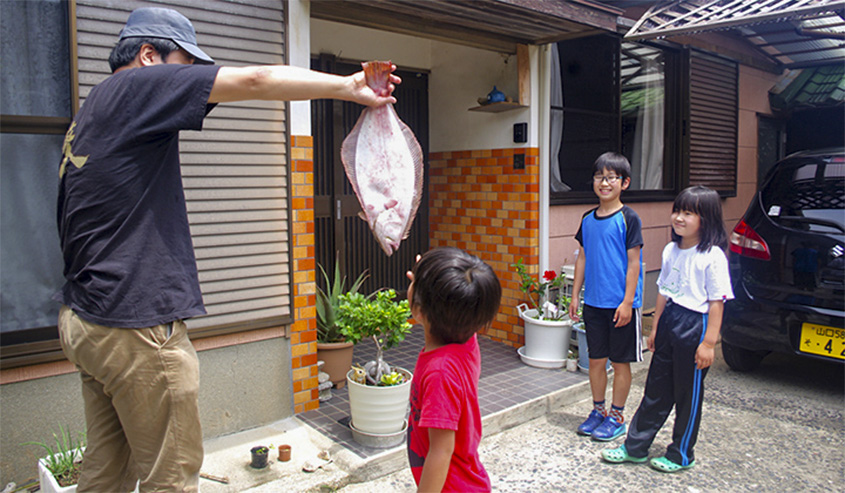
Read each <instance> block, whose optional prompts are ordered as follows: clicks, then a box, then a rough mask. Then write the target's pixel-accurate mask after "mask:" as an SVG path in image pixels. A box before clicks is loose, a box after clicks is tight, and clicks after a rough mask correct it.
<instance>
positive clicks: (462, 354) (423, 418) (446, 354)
mask: <svg viewBox="0 0 845 493" xmlns="http://www.w3.org/2000/svg"><path fill="white" fill-rule="evenodd" d="M480 374H481V353H480V352H479V350H478V340H477V338H476V336H475V335H473V336H472V337H471V338H470V339H469V340H468V341H467V342H465V343H463V344H447V345H445V346H443V347H440V348H437V349H434V350H432V351H422V352H420V356H419V358H418V359H417V366H416V368H415V369H414V379H413V380H412V383H411V415H410V417H409V418H408V461H409V462H410V463H411V472H412V473H413V474H414V480H415V481H416V482H417V484H419V483H420V477H421V476H422V470H423V465H424V464H425V458H426V456H427V455H428V447H429V441H428V428H437V429H443V430H453V431H455V451H454V452H453V453H452V462H451V464H449V474H448V475H447V476H446V483H445V484H444V485H443V491H457V492H470V491H490V478H489V476H487V471H485V470H484V466H482V465H481V460H480V459H479V457H478V444H479V443H480V442H481V411H480V410H479V409H478V377H479V376H480Z"/></svg>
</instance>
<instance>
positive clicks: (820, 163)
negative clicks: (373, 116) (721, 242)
mask: <svg viewBox="0 0 845 493" xmlns="http://www.w3.org/2000/svg"><path fill="white" fill-rule="evenodd" d="M843 254H845V149H826V150H822V151H812V152H809V151H805V152H800V153H796V154H792V155H790V156H789V157H787V158H785V159H783V160H782V161H780V162H778V163H777V164H776V165H775V166H774V167H773V168H772V170H771V171H770V172H769V173H768V175H767V176H766V179H765V180H764V181H763V184H762V186H761V187H760V189H759V191H758V192H757V193H756V194H755V195H754V198H753V199H752V200H751V204H750V205H749V206H748V210H747V211H746V212H745V216H743V218H742V220H740V221H739V223H738V224H737V225H736V227H735V228H734V229H733V232H731V234H730V254H729V257H730V272H731V282H732V283H733V290H734V296H736V299H735V300H733V301H731V302H729V303H728V304H727V305H726V307H725V316H724V321H723V324H722V354H723V355H724V357H725V361H726V362H727V364H728V366H730V367H731V368H732V369H734V370H738V371H749V370H752V369H754V368H755V367H756V366H757V365H758V364H759V363H760V361H761V360H762V359H763V357H765V356H766V355H767V354H769V352H771V351H776V352H783V353H790V354H798V355H801V356H806V357H809V358H819V359H824V360H828V361H838V362H841V363H845V256H843Z"/></svg>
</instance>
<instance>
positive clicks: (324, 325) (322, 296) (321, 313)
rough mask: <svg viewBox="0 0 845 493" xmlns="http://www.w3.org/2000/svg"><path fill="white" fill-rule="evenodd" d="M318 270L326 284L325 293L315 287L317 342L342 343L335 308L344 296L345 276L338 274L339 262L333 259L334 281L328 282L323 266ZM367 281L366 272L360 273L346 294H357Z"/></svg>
mask: <svg viewBox="0 0 845 493" xmlns="http://www.w3.org/2000/svg"><path fill="white" fill-rule="evenodd" d="M317 267H319V268H320V273H321V274H322V275H323V279H324V280H325V282H326V289H325V291H324V290H322V289H320V287H319V286H317V304H316V307H317V342H320V343H325V342H343V341H344V336H343V333H342V332H341V330H340V326H338V324H337V308H338V306H340V296H341V295H342V294H344V289H345V286H346V276H342V277H341V274H340V262H338V261H337V259H335V263H334V281H333V282H330V281H329V276H328V274H326V270H325V269H323V266H322V265H320V264H317ZM366 279H367V271H364V272H362V273H361V275H359V276H358V278H357V279H355V282H353V283H352V286H350V287H349V291H346V293H347V294H354V293H357V292H358V289H359V288H360V287H361V284H363V283H364V281H365V280H366Z"/></svg>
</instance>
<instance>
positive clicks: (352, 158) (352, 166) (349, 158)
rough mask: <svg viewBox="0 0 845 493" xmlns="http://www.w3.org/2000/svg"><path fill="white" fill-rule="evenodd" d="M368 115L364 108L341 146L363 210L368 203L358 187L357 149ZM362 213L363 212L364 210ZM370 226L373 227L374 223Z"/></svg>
mask: <svg viewBox="0 0 845 493" xmlns="http://www.w3.org/2000/svg"><path fill="white" fill-rule="evenodd" d="M368 115H369V108H364V111H362V112H361V116H359V117H358V121H357V122H356V123H355V127H353V128H352V131H351V132H349V135H347V136H346V138H345V139H343V143H342V144H341V146H340V161H341V162H342V163H343V170H344V171H346V177H347V178H348V179H349V184H350V185H352V191H353V192H354V193H355V197H356V198H357V199H358V204H360V205H361V209H362V210H363V209H365V208H366V204H364V202H363V199H362V198H361V193H360V190H359V187H358V175H357V159H358V157H357V149H358V137H359V136H360V135H361V127H362V125H363V123H362V122H363V121H364V119H366V118H367V117H368ZM361 214H363V212H362V213H361ZM359 215H360V214H359ZM362 217H363V218H364V219H366V220H367V222H368V223H369V220H368V219H367V218H366V217H364V216H362ZM370 227H371V228H372V224H371V225H370Z"/></svg>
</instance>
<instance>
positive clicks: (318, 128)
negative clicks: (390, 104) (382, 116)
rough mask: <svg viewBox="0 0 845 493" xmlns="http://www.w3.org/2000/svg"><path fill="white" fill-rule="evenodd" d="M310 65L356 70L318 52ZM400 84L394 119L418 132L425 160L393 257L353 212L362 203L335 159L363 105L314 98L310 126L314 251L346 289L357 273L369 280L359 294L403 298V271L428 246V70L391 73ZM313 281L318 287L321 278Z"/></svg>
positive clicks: (334, 70)
mask: <svg viewBox="0 0 845 493" xmlns="http://www.w3.org/2000/svg"><path fill="white" fill-rule="evenodd" d="M312 67H313V68H314V69H316V70H320V71H323V72H330V73H335V74H341V75H347V74H351V73H354V72H357V71H359V70H361V65H360V64H353V63H344V62H340V61H338V60H337V59H335V58H334V57H332V56H328V55H323V56H321V57H320V58H318V59H314V60H313V61H312ZM396 74H397V75H399V76H400V77H401V78H402V84H400V85H398V86H397V87H396V90H395V91H394V93H393V94H394V96H395V97H396V99H397V103H396V105H395V108H396V112H397V114H398V115H399V118H401V119H402V121H404V122H405V123H406V124H407V125H408V126H409V127H410V128H411V129H412V130H413V131H414V134H415V135H416V136H417V140H418V141H419V143H420V146H421V147H422V150H423V162H424V163H425V171H424V181H423V198H422V203H421V204H420V208H419V210H418V211H417V217H416V219H414V224H413V226H412V228H411V232H410V235H409V237H408V238H407V239H406V240H405V241H403V242H402V245H401V246H400V247H399V250H397V251H396V252H395V253H394V254H393V255H392V256H390V257H388V256H387V255H385V254H384V251H382V249H381V247H380V246H379V245H378V242H376V240H375V237H374V236H373V234H372V232H371V231H370V227H369V225H368V224H367V222H366V221H365V220H363V219H361V218H360V217H359V216H358V213H359V212H361V207H360V205H359V203H358V198H357V197H356V196H355V193H354V192H353V191H352V186H351V185H350V183H349V180H348V179H347V178H346V173H345V171H344V169H343V163H342V162H341V160H340V146H341V143H342V142H343V139H344V138H346V136H347V135H348V134H349V132H350V131H351V130H352V127H354V126H355V122H356V121H357V120H358V117H359V116H360V114H361V111H362V110H363V107H362V106H360V105H358V104H355V103H350V102H346V101H336V100H318V101H314V102H313V103H312V105H311V127H312V134H313V136H314V216H315V217H314V223H315V242H316V244H315V247H316V248H315V255H316V257H317V262H318V263H319V264H320V265H322V266H323V267H324V268H325V269H326V272H327V273H328V274H329V277H330V278H331V276H332V273H333V272H334V265H335V258H337V261H338V262H339V265H340V271H341V273H342V274H344V275H346V277H347V278H348V280H347V287H348V285H349V283H351V282H352V281H353V280H354V279H355V278H356V277H357V276H358V274H360V273H361V272H363V271H364V270H367V271H368V272H369V278H368V279H367V281H366V282H365V283H364V285H363V287H362V292H364V293H370V292H372V291H374V290H376V289H379V288H383V287H389V288H393V289H395V290H396V291H397V292H399V293H400V295H403V296H404V293H405V291H406V290H407V287H408V279H407V278H406V277H405V272H406V271H407V270H408V269H410V268H411V267H412V266H413V263H414V259H415V257H416V255H417V254H418V253H423V252H425V251H426V250H427V249H428V74H426V73H424V72H414V71H402V70H398V71H397V72H396ZM317 282H318V284H319V285H320V286H321V287H324V286H323V280H322V276H319V275H318V279H317Z"/></svg>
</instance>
